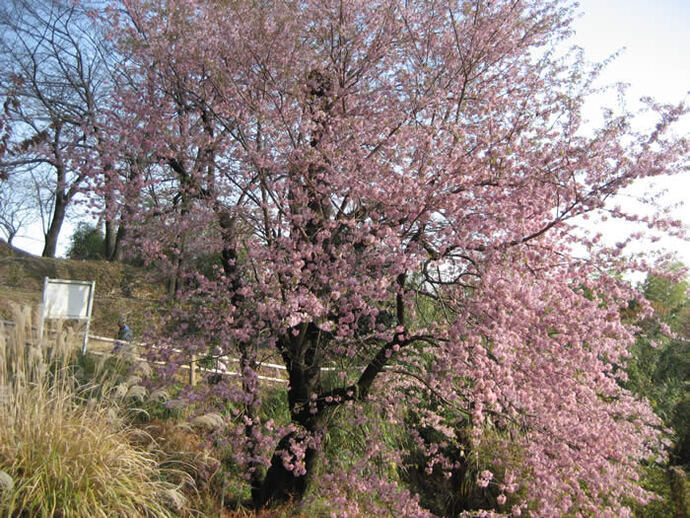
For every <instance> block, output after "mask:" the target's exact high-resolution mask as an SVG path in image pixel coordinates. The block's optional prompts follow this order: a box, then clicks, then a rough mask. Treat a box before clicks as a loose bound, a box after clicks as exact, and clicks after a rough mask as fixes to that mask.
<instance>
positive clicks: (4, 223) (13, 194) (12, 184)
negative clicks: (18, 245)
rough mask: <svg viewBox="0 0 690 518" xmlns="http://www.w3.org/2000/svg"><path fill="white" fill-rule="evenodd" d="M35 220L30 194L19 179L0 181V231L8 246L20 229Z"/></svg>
mask: <svg viewBox="0 0 690 518" xmlns="http://www.w3.org/2000/svg"><path fill="white" fill-rule="evenodd" d="M35 220H36V211H35V206H34V204H33V197H32V196H31V192H30V190H29V189H27V187H26V186H25V185H23V184H22V181H21V179H16V178H12V179H8V180H5V181H0V231H2V232H3V233H4V234H5V237H6V239H7V243H8V244H10V245H11V244H12V240H13V239H14V238H15V237H16V236H17V234H18V233H19V232H20V230H21V229H22V228H25V227H26V226H27V225H29V224H31V223H33V222H34V221H35Z"/></svg>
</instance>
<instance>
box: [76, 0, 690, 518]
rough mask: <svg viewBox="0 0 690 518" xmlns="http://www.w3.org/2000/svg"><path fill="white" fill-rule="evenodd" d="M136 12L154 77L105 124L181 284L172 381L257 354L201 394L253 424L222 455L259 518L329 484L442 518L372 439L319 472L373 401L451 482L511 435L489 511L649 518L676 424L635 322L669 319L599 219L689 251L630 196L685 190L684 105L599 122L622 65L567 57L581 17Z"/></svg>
mask: <svg viewBox="0 0 690 518" xmlns="http://www.w3.org/2000/svg"><path fill="white" fill-rule="evenodd" d="M124 5H125V10H124V11H120V10H113V11H111V12H110V16H109V17H106V18H105V20H106V21H107V23H109V24H110V27H111V29H112V36H113V38H115V39H116V40H117V41H118V42H119V44H120V46H121V52H122V53H123V54H124V55H126V56H128V58H127V60H125V61H124V62H123V64H122V66H123V68H124V69H126V76H127V77H128V78H129V80H128V81H126V82H123V83H122V84H120V85H119V86H120V88H119V90H118V92H117V95H118V96H119V97H118V98H117V103H116V104H117V106H118V112H117V114H116V116H113V118H112V120H111V121H110V122H109V123H108V124H107V125H106V127H104V128H103V131H104V132H106V131H107V132H109V133H110V135H111V140H110V143H109V146H110V149H111V153H112V154H113V155H117V154H118V153H120V154H122V155H123V156H124V155H131V154H132V153H134V151H133V150H136V151H137V152H141V156H142V157H143V156H145V157H146V159H145V160H144V159H141V160H139V162H136V161H133V162H132V163H135V164H139V165H138V166H137V167H140V173H141V174H139V173H137V175H136V177H137V178H138V180H137V181H138V182H139V183H138V184H137V185H138V189H139V190H140V191H142V192H148V193H149V196H148V200H149V201H147V202H146V203H138V204H133V205H131V206H130V209H131V210H132V220H133V221H138V222H139V223H140V224H141V227H140V228H139V229H138V230H137V231H136V232H135V234H136V236H135V237H136V238H137V241H136V243H137V250H141V251H143V253H145V254H146V256H147V257H148V258H149V259H150V260H151V261H153V262H158V263H159V264H160V265H162V266H164V267H166V268H167V269H168V270H174V271H176V272H178V273H179V275H178V277H177V279H178V280H179V282H178V283H177V284H176V285H175V289H176V294H177V305H176V306H175V309H173V311H172V313H171V319H170V321H169V322H168V325H167V328H166V330H167V333H168V334H167V338H168V341H169V344H170V345H171V348H170V349H169V350H166V351H165V352H164V357H165V359H166V360H167V361H168V362H169V366H170V369H173V368H174V366H175V364H181V363H183V362H186V361H188V360H189V358H190V357H191V355H207V354H210V355H216V356H223V355H227V354H231V355H238V356H239V357H240V361H241V378H240V382H239V383H238V382H237V381H235V380H232V379H230V378H228V379H218V378H217V377H216V378H213V379H209V380H208V383H206V384H201V385H200V387H199V388H197V389H194V390H190V392H189V394H187V396H188V397H189V398H190V401H192V402H194V403H195V404H196V405H197V408H198V409H199V411H202V410H201V409H202V408H208V407H204V406H203V405H204V404H207V405H211V406H212V405H214V404H218V405H220V406H221V407H222V408H225V409H226V410H227V409H228V408H231V409H232V411H228V412H226V413H225V414H224V415H225V420H226V427H225V428H223V430H222V431H221V432H219V435H218V436H217V438H216V440H218V441H221V440H226V441H228V443H229V444H231V445H232V447H231V452H232V456H233V460H234V462H236V463H237V464H238V465H240V466H243V467H244V469H245V470H246V473H247V482H248V484H250V486H251V490H252V497H253V500H254V503H255V504H256V505H257V506H263V505H267V504H270V503H272V502H280V501H284V500H286V499H288V498H292V499H295V500H299V499H301V498H302V497H303V496H304V495H305V492H306V491H307V489H308V488H309V487H310V486H312V487H313V486H314V485H318V486H319V487H322V489H323V491H331V492H332V494H333V495H334V498H339V499H340V500H336V501H341V502H346V501H347V498H345V496H344V495H346V494H347V491H348V489H347V488H356V491H359V492H366V491H369V492H371V493H376V494H377V495H378V496H377V497H376V498H374V499H373V500H372V502H374V501H376V502H379V503H381V505H386V506H388V507H387V509H388V510H389V512H398V513H401V514H407V515H415V514H418V515H423V514H425V513H426V512H427V511H425V510H424V509H423V508H422V507H420V504H419V502H418V500H417V499H416V497H415V496H414V495H411V494H410V493H409V492H406V491H407V490H406V489H405V488H404V487H402V486H401V485H400V484H398V485H396V483H395V482H396V481H395V477H388V478H386V477H385V476H383V475H381V474H380V473H379V474H377V473H376V472H375V471H372V470H371V469H370V467H369V466H368V461H370V460H371V459H374V458H379V457H378V456H380V455H382V453H381V446H380V444H379V443H377V441H376V440H375V437H374V436H372V437H371V438H370V441H369V442H368V444H367V453H366V455H365V456H364V457H363V460H362V464H361V465H358V467H357V468H356V469H355V468H352V466H350V468H351V469H350V470H349V471H347V472H346V471H344V470H340V471H338V466H337V465H334V464H333V463H331V462H329V466H328V467H327V468H326V467H323V466H322V467H321V468H319V465H320V459H321V452H322V451H323V447H324V441H325V440H326V439H325V437H326V432H327V429H328V424H329V422H331V420H332V419H333V418H334V416H335V415H346V414H347V412H352V413H353V414H352V415H353V417H352V419H361V418H362V416H361V415H358V409H361V408H363V405H365V404H367V405H368V404H375V405H377V406H378V408H379V409H380V410H379V412H382V413H383V414H382V415H386V416H387V419H389V420H390V421H391V422H396V420H398V421H399V422H401V423H402V422H403V421H404V420H405V414H406V413H407V412H410V411H413V412H414V413H415V415H416V419H417V421H418V423H419V427H417V431H416V432H415V431H414V430H411V431H410V433H411V436H412V438H413V440H414V441H415V444H416V446H417V447H418V448H419V449H420V450H421V451H423V452H424V458H425V459H426V463H427V470H428V472H429V473H433V472H442V473H444V474H446V475H447V476H448V477H453V476H454V474H456V473H458V472H459V471H460V470H462V469H463V466H464V467H467V465H468V464H470V463H472V462H474V461H473V460H472V459H471V458H470V457H469V455H466V454H468V453H469V452H470V451H472V452H479V451H480V450H482V447H487V444H488V442H489V441H490V442H491V449H490V451H491V452H493V453H492V455H493V458H491V459H489V460H488V462H487V464H486V465H485V466H486V469H482V470H480V471H479V472H478V473H477V475H476V484H477V485H478V486H479V487H481V488H487V491H489V492H488V493H487V495H488V497H487V500H486V502H485V503H484V504H482V506H481V507H479V508H476V509H473V510H472V509H471V510H472V511H474V512H476V513H478V514H481V513H484V514H485V515H486V514H488V513H498V514H512V515H514V516H519V515H520V514H521V513H530V514H531V515H535V516H563V515H596V516H625V515H626V514H627V513H628V512H629V511H628V509H627V507H626V503H628V502H630V501H638V502H644V501H646V500H647V499H648V498H650V495H649V494H648V493H647V492H645V491H644V490H643V489H642V488H640V487H639V485H638V483H637V481H638V475H637V468H638V465H639V463H640V462H641V461H643V460H649V459H651V458H654V456H655V455H658V454H659V451H660V448H661V441H662V437H661V436H660V434H659V431H658V428H659V420H658V419H657V418H656V417H655V416H654V415H653V413H652V412H651V411H650V408H649V406H648V405H647V403H645V402H644V401H641V400H638V399H636V398H634V397H633V396H632V395H631V394H630V393H629V392H627V391H626V390H624V389H622V388H621V385H620V383H619V382H618V381H619V380H621V379H622V378H624V376H625V371H624V366H625V362H626V358H627V356H628V352H627V350H628V346H629V345H630V344H631V343H632V342H633V340H634V332H635V329H634V328H633V327H631V326H629V325H626V324H624V323H623V322H621V319H620V309H621V307H622V306H623V305H625V304H627V303H628V301H629V300H631V299H633V298H635V299H638V301H639V303H640V304H641V305H643V306H644V307H646V308H648V307H649V306H648V305H646V303H645V301H644V300H643V299H642V298H641V296H640V295H639V294H637V293H635V292H634V291H633V290H632V289H631V288H630V287H629V286H628V285H626V284H625V283H623V282H622V281H620V280H619V278H618V277H617V276H615V275H612V274H611V273H610V272H618V271H620V269H621V268H623V267H625V266H626V265H627V266H628V267H630V266H631V263H629V262H628V263H625V262H624V261H623V251H624V248H625V246H626V242H621V243H620V244H619V245H618V246H614V247H612V248H611V247H606V246H604V245H602V244H601V242H600V236H597V235H595V234H593V233H592V235H585V236H583V232H582V231H581V230H580V228H581V227H579V226H578V224H579V222H581V220H582V218H596V217H600V216H602V217H610V216H613V217H621V218H626V219H637V220H639V221H643V222H644V223H646V224H647V225H648V226H650V228H655V229H661V230H664V229H669V230H670V231H678V232H680V230H677V227H678V225H679V224H678V222H674V221H669V220H667V219H663V218H661V217H646V218H641V217H640V218H638V217H637V216H635V215H634V214H626V213H624V212H623V211H622V210H621V209H619V208H616V209H611V208H610V207H609V205H607V203H606V202H607V201H608V200H609V199H610V198H611V197H612V196H614V195H615V194H616V193H617V192H619V191H620V190H621V189H622V188H624V187H626V186H628V185H629V184H630V183H631V182H633V181H634V180H636V179H638V178H643V177H647V176H654V175H661V174H674V173H678V172H680V171H681V170H682V168H683V166H684V164H686V163H687V162H686V157H687V155H686V153H687V147H686V143H685V142H684V141H683V140H681V139H677V138H675V137H674V136H673V134H672V132H670V131H669V130H670V128H671V127H672V126H673V123H674V121H675V120H677V119H678V118H679V117H680V116H681V115H683V114H684V112H685V107H684V106H682V105H680V106H662V105H655V104H653V103H650V105H649V109H650V110H651V111H653V112H654V113H656V115H657V117H658V125H657V126H656V128H655V129H654V130H653V131H652V132H649V133H643V132H637V131H635V130H634V129H633V127H632V126H631V124H630V117H631V114H630V113H627V112H626V111H625V110H624V109H622V110H620V111H616V112H614V111H610V112H607V113H606V114H605V117H604V122H603V124H602V126H601V127H599V128H596V129H586V128H585V123H584V121H583V120H582V117H581V108H582V105H583V102H584V100H585V98H586V97H587V95H589V94H590V93H592V92H593V91H594V89H595V87H594V86H593V85H594V81H595V80H596V75H597V72H598V70H599V69H598V68H596V67H594V68H593V69H588V68H587V67H586V66H585V64H584V61H583V60H582V58H581V56H580V55H579V53H578V52H577V51H573V52H564V51H562V49H563V48H564V47H563V41H564V40H565V39H566V38H567V37H568V35H569V31H570V29H569V24H570V20H571V18H572V16H573V7H572V6H569V5H567V4H566V3H564V2H561V1H556V0H493V1H488V0H487V1H484V0H466V1H450V0H448V1H416V2H410V1H405V0H367V1H363V0H350V1H347V2H345V1H342V0H341V1H337V0H319V1H315V0H303V1H299V2H297V1H290V0H265V1H261V2H259V1H249V2H244V1H234V0H227V1H220V0H166V1H163V2H161V1H155V2H153V1H151V2H149V1H146V0H126V1H125V2H124ZM88 166H89V167H90V171H89V174H91V175H94V176H97V177H98V176H101V175H102V177H104V178H107V177H108V175H109V169H108V167H105V166H103V165H102V164H100V165H99V163H97V162H93V163H90V164H88ZM144 169H145V170H146V171H145V174H144ZM110 185H112V182H111V183H110ZM130 185H134V184H130ZM113 192H114V196H117V197H119V196H123V197H124V195H123V192H124V191H120V190H116V191H113ZM203 258H207V259H208V258H210V259H211V261H210V266H208V267H206V268H204V269H199V268H198V265H199V264H200V262H201V260H202V259H203ZM632 266H633V267H634V266H635V265H632ZM173 347H174V350H173ZM180 349H182V350H183V352H182V353H180V352H179V350H180ZM263 358H271V359H274V360H275V359H280V360H281V361H282V362H283V364H284V366H285V367H286V368H287V373H288V377H289V384H288V386H287V400H288V405H289V410H290V422H289V423H288V424H287V425H282V424H281V425H279V424H276V423H274V422H273V421H271V420H268V419H266V418H265V417H263V416H262V413H261V412H260V409H261V403H262V394H263V392H262V391H261V390H260V389H259V388H260V387H259V381H258V373H259V371H260V361H261V360H262V359H263ZM324 368H328V369H331V370H328V371H324ZM326 373H328V374H326ZM204 402H205V403H204ZM348 415H349V414H348ZM421 428H426V429H433V431H434V433H433V434H425V433H420V432H419V430H420V429H421ZM389 460H390V459H389ZM392 462H395V459H393V460H392ZM319 473H320V474H321V475H318V476H317V474H319ZM353 490H355V489H353ZM338 495H339V496H338ZM348 505H349V504H348ZM372 505H373V504H372ZM343 509H345V511H343V512H351V513H352V514H357V513H363V512H364V511H363V510H362V509H361V508H360V509H355V508H352V507H347V506H345V507H343ZM348 509H350V511H347V510H348Z"/></svg>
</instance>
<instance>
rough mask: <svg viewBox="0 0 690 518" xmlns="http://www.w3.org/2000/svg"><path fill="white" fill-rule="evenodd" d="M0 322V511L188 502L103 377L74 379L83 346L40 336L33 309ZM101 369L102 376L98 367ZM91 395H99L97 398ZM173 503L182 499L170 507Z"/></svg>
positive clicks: (135, 509)
mask: <svg viewBox="0 0 690 518" xmlns="http://www.w3.org/2000/svg"><path fill="white" fill-rule="evenodd" d="M14 320H15V326H14V327H10V326H5V325H3V326H2V327H0V473H2V474H3V480H4V481H5V482H6V483H3V484H2V488H1V489H0V514H1V515H3V516H75V517H79V516H89V517H91V516H102V517H110V516H142V517H148V516H152V517H158V516H172V515H174V514H175V515H176V514H178V512H180V511H182V510H183V509H184V506H185V502H184V500H183V499H181V495H180V494H179V492H178V491H177V488H176V486H174V485H173V484H171V483H169V482H165V481H163V480H161V471H160V469H159V466H158V463H157V462H156V460H155V458H154V456H153V454H152V453H149V452H145V451H141V450H139V449H137V448H136V447H135V446H134V439H135V438H136V437H135V434H136V432H135V430H134V429H133V428H131V427H128V426H126V425H122V424H121V423H122V422H124V421H123V420H120V419H117V415H118V413H119V412H120V409H119V408H118V407H117V406H115V404H114V402H113V400H112V398H109V397H108V386H107V376H105V375H103V374H102V375H101V376H100V378H101V379H99V380H97V381H94V382H92V383H90V384H85V383H79V382H78V381H77V376H76V375H75V374H76V370H75V365H76V363H75V360H76V351H77V348H78V346H76V344H75V343H74V341H72V340H70V339H69V338H70V337H69V335H67V339H65V336H66V335H65V334H64V333H63V332H61V329H58V332H57V334H56V338H55V339H50V340H49V339H48V338H47V337H46V336H45V335H44V336H38V334H37V333H36V332H35V331H32V327H31V311H30V310H29V309H28V308H23V309H19V308H15V310H14ZM97 377H98V375H97ZM94 394H98V396H97V397H94ZM173 507H178V509H174V510H173Z"/></svg>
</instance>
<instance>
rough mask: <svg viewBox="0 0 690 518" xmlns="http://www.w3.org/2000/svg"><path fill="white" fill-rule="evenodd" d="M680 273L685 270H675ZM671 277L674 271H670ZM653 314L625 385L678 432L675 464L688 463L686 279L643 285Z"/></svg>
mask: <svg viewBox="0 0 690 518" xmlns="http://www.w3.org/2000/svg"><path fill="white" fill-rule="evenodd" d="M674 270H675V271H676V275H677V272H678V271H681V267H680V266H679V265H677V266H676V267H674ZM671 273H673V272H671ZM642 289H643V291H644V294H645V296H646V297H647V298H648V299H649V300H650V301H651V302H652V305H653V307H654V309H655V312H654V316H652V317H649V318H645V319H643V320H642V321H641V322H639V326H640V333H639V334H638V337H637V340H636V342H635V346H634V347H633V348H632V349H631V353H632V357H631V359H630V361H629V364H628V369H627V372H628V376H629V379H628V381H627V383H626V386H627V387H629V388H630V389H631V390H632V391H633V392H634V393H636V394H639V395H640V396H643V397H645V398H647V399H649V401H650V402H651V403H652V407H653V408H654V411H655V412H656V413H657V414H658V415H659V416H660V417H661V418H662V419H663V421H664V423H665V424H666V426H668V427H670V428H672V429H673V430H674V432H675V438H674V439H675V445H674V448H673V454H674V456H673V458H672V459H671V460H672V461H673V462H675V463H678V464H687V465H690V412H689V411H688V410H689V409H690V354H689V352H690V296H689V295H688V281H687V280H684V279H680V280H678V279H676V280H674V279H673V278H670V277H667V276H661V275H655V274H650V275H648V276H647V278H646V280H645V281H644V284H643V286H642Z"/></svg>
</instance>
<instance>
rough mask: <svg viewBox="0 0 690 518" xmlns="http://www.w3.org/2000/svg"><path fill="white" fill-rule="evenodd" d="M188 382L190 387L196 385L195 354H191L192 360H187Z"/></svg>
mask: <svg viewBox="0 0 690 518" xmlns="http://www.w3.org/2000/svg"><path fill="white" fill-rule="evenodd" d="M189 384H190V385H191V386H192V387H193V386H195V385H196V354H192V360H191V361H190V362H189Z"/></svg>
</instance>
